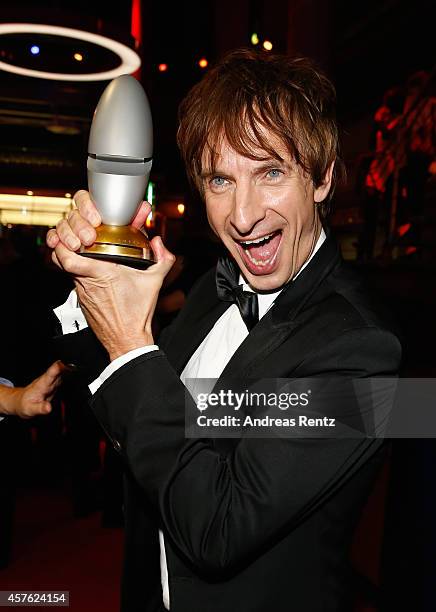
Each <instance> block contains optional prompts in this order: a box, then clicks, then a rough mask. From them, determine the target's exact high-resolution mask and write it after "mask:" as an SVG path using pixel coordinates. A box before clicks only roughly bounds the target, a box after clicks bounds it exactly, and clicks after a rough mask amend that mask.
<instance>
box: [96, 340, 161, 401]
mask: <svg viewBox="0 0 436 612" xmlns="http://www.w3.org/2000/svg"><path fill="white" fill-rule="evenodd" d="M158 350H159V347H158V346H157V345H156V344H149V345H148V346H141V347H140V348H136V349H133V350H132V351H129V352H128V353H124V355H120V356H119V357H117V358H116V359H114V360H113V361H112V362H111V363H110V364H109V365H108V366H107V367H106V368H105V369H104V370H103V372H102V373H101V374H100V376H99V377H98V378H96V379H95V380H94V381H93V382H92V383H91V384H90V385H88V388H89V390H90V391H91V393H92V395H94V393H95V392H96V391H97V389H99V388H100V387H101V385H102V384H103V383H104V381H105V380H107V379H108V378H109V376H111V375H112V374H113V373H114V372H116V371H117V370H119V369H120V368H121V366H123V365H124V364H126V363H128V362H129V361H132V359H135V358H136V357H139V356H140V355H144V354H145V353H150V352H151V351H158Z"/></svg>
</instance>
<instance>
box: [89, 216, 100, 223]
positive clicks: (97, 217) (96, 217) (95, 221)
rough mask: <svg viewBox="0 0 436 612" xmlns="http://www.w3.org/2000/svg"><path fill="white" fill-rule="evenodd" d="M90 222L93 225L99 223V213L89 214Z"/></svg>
mask: <svg viewBox="0 0 436 612" xmlns="http://www.w3.org/2000/svg"><path fill="white" fill-rule="evenodd" d="M91 223H92V224H93V225H99V224H100V215H97V214H96V213H93V214H92V215H91Z"/></svg>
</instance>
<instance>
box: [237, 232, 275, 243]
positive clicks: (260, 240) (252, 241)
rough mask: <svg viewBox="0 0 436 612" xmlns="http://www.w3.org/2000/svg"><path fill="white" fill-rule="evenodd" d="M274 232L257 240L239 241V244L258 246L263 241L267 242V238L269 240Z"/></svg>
mask: <svg viewBox="0 0 436 612" xmlns="http://www.w3.org/2000/svg"><path fill="white" fill-rule="evenodd" d="M273 233H274V232H272V233H271V234H268V235H267V236H262V238H257V239H256V240H244V241H241V244H244V245H246V244H259V242H263V241H264V240H268V239H269V238H271V236H272V235H273Z"/></svg>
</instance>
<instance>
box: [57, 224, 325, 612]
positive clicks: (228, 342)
mask: <svg viewBox="0 0 436 612" xmlns="http://www.w3.org/2000/svg"><path fill="white" fill-rule="evenodd" d="M325 238H326V235H325V232H324V229H321V233H320V235H319V238H318V241H317V243H316V245H315V247H314V249H313V251H312V253H311V255H310V257H309V258H308V259H307V261H306V262H305V263H304V264H303V265H302V266H301V268H300V270H299V271H298V273H297V274H296V275H295V276H294V278H293V279H292V280H293V281H294V280H295V279H296V278H297V276H298V275H299V274H300V273H301V272H302V271H303V270H304V268H305V267H306V266H307V264H308V263H309V261H310V260H311V259H312V257H313V256H314V255H315V253H316V252H317V250H318V249H319V248H320V246H321V245H322V243H323V242H324V240H325ZM239 282H240V284H243V285H244V291H253V290H252V289H251V287H250V286H249V285H247V284H246V283H244V279H243V278H242V276H240V279H239ZM280 293H281V290H280V291H277V292H274V293H265V294H261V293H258V296H257V297H258V302H259V320H260V319H261V318H262V317H263V316H264V315H265V314H266V313H267V312H268V310H269V309H270V308H271V307H272V306H273V304H274V301H275V299H276V297H277V296H278V295H279V294H280ZM54 312H55V314H56V316H57V317H58V319H59V321H60V322H61V325H62V332H63V333H74V332H75V331H78V329H82V328H83V327H87V323H86V319H85V317H84V316H83V313H82V311H81V310H80V307H79V304H78V300H77V296H76V294H75V291H72V292H71V293H70V295H69V296H68V299H67V301H66V302H65V304H63V305H62V306H59V307H58V308H56V309H55V310H54ZM64 326H65V330H64ZM247 336H248V330H247V326H246V325H245V323H244V320H243V319H242V317H241V314H240V312H239V308H238V307H237V306H236V304H232V305H231V306H230V307H229V308H228V309H227V310H226V311H225V312H224V314H222V315H221V317H220V318H219V319H218V321H216V323H215V325H214V326H213V327H212V329H211V330H210V332H209V333H208V334H207V336H206V337H205V339H204V340H203V342H202V343H201V344H200V346H199V347H198V348H197V350H196V351H195V352H194V353H193V355H192V356H191V358H190V359H189V361H188V363H187V364H186V366H185V368H184V370H183V372H182V373H181V375H180V380H181V381H182V382H183V384H185V383H186V384H185V386H187V388H188V390H189V392H190V393H191V395H193V396H195V395H196V385H195V379H199V378H209V379H217V378H219V377H220V375H221V373H222V372H223V370H224V368H225V367H226V365H227V364H228V362H229V361H230V359H231V358H232V357H233V355H234V353H235V352H236V350H237V349H238V348H239V346H240V345H241V344H242V342H243V341H244V340H245V338H246V337H247ZM158 348H159V347H158V346H156V345H149V346H143V347H141V348H137V349H134V350H132V351H129V352H128V353H126V354H125V355H121V356H120V357H117V359H114V361H112V362H111V363H110V364H109V365H108V366H107V368H105V369H104V370H103V372H102V373H101V374H100V376H99V377H98V378H96V379H95V380H94V381H93V382H92V383H91V384H90V385H89V389H90V391H91V393H92V394H94V393H95V392H96V391H97V389H98V388H99V387H100V386H101V385H102V384H103V383H104V381H105V380H107V379H108V378H109V377H110V376H111V375H112V374H113V373H114V372H115V371H116V370H118V369H119V368H120V367H121V366H123V365H124V364H125V363H128V362H129V361H131V360H132V359H135V358H136V357H138V356H139V355H143V354H145V353H149V352H151V351H155V350H158ZM201 390H202V391H203V392H204V388H203V386H202V388H201ZM159 544H160V569H161V583H162V597H163V603H164V606H165V608H166V609H167V610H169V609H170V596H169V584H168V566H167V562H166V554H165V542H164V536H163V533H162V531H161V530H159Z"/></svg>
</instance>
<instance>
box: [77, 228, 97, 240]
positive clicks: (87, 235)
mask: <svg viewBox="0 0 436 612" xmlns="http://www.w3.org/2000/svg"><path fill="white" fill-rule="evenodd" d="M80 238H81V239H82V241H83V242H91V240H93V238H94V234H93V233H92V232H91V230H88V229H86V230H82V231H81V232H80Z"/></svg>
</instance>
